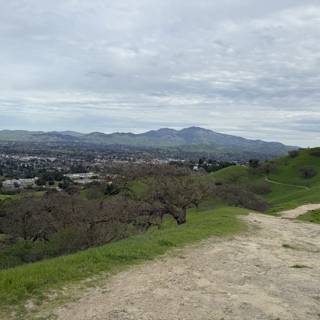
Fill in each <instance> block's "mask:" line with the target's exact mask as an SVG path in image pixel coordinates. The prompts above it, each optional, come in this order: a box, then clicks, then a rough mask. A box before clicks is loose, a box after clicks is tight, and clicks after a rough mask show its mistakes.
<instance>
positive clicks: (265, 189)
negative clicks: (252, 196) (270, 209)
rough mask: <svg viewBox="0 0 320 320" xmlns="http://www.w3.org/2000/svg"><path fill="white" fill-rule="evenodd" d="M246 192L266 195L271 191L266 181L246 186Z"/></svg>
mask: <svg viewBox="0 0 320 320" xmlns="http://www.w3.org/2000/svg"><path fill="white" fill-rule="evenodd" d="M248 190H249V191H251V192H253V193H256V194H268V193H270V192H271V191H272V189H271V187H270V184H269V183H268V182H267V181H258V182H255V183H252V184H248Z"/></svg>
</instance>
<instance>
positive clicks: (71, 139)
mask: <svg viewBox="0 0 320 320" xmlns="http://www.w3.org/2000/svg"><path fill="white" fill-rule="evenodd" d="M0 141H11V142H37V143H48V142H55V143H59V142H61V143H85V144H92V145H99V146H101V145H105V146H108V145H124V146H131V147H134V146H136V147H150V148H160V149H163V148H165V149H170V148H171V149H172V148H175V149H177V148H178V149H180V150H183V151H188V152H208V153H210V154H214V153H221V152H224V153H231V154H236V153H245V152H249V153H257V154H260V155H265V156H266V157H272V156H280V155H284V154H287V152H288V151H290V150H293V149H296V147H292V146H286V145H284V144H282V143H279V142H265V141H262V140H250V139H245V138H242V137H238V136H233V135H228V134H222V133H218V132H214V131H212V130H208V129H203V128H199V127H190V128H185V129H182V130H174V129H169V128H162V129H159V130H152V131H147V132H145V133H140V134H134V133H119V132H116V133H111V134H105V133H101V132H92V133H88V134H85V133H79V132H74V131H51V132H43V131H24V130H2V131H0Z"/></svg>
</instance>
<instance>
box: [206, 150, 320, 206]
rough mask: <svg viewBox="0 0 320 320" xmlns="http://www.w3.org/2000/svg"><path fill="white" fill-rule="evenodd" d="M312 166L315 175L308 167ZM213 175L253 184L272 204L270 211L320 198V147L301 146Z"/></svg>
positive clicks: (231, 180)
mask: <svg viewBox="0 0 320 320" xmlns="http://www.w3.org/2000/svg"><path fill="white" fill-rule="evenodd" d="M305 170H309V171H310V170H311V172H312V175H313V176H311V177H305V175H304V171H305ZM210 178H211V179H214V180H215V181H221V182H230V183H234V184H236V185H239V186H243V187H246V188H250V189H251V190H252V191H254V192H256V193H258V194H260V195H261V196H262V197H264V198H265V199H266V200H267V201H268V202H269V203H270V204H271V205H272V209H270V212H276V211H280V210H282V209H288V208H294V207H296V206H298V205H301V204H304V203H319V202H320V148H314V149H304V150H300V151H299V153H297V154H296V155H294V156H286V157H281V158H277V159H274V160H271V161H266V162H261V163H260V165H259V167H258V168H250V167H246V166H234V167H229V168H225V169H223V170H220V171H218V172H215V173H213V174H211V175H210Z"/></svg>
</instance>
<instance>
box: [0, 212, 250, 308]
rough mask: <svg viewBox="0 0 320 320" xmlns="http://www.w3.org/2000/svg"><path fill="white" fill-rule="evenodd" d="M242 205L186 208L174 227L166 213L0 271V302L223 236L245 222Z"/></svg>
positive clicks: (17, 299)
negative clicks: (157, 221)
mask: <svg viewBox="0 0 320 320" xmlns="http://www.w3.org/2000/svg"><path fill="white" fill-rule="evenodd" d="M246 212H247V211H246V210H244V209H240V208H218V209H215V210H207V208H206V207H204V208H202V207H201V206H200V207H199V209H198V210H197V209H192V210H190V211H189V212H188V223H186V224H184V225H181V226H177V225H176V223H175V222H174V220H173V219H172V218H170V217H168V218H166V219H165V220H164V223H163V225H162V227H161V228H160V229H159V230H158V229H156V228H151V229H149V230H148V232H146V233H144V234H142V235H138V236H133V237H129V238H127V239H124V240H121V241H117V242H113V243H111V244H108V245H105V246H101V247H97V248H93V249H88V250H85V251H82V252H79V253H76V254H73V255H69V256H64V257H59V258H54V259H50V260H46V261H42V262H36V263H33V264H27V265H24V266H20V267H17V268H14V269H8V270H2V271H0V305H2V306H4V305H10V304H13V305H14V304H18V303H20V302H23V301H25V300H26V299H27V298H30V297H35V296H38V297H41V295H42V294H44V292H45V290H44V289H56V288H61V286H62V285H65V284H66V283H71V282H74V281H79V280H82V279H86V278H88V277H90V276H93V275H96V274H97V273H99V272H108V273H111V272H115V271H119V270H121V269H122V268H123V267H126V266H129V265H132V264H137V263H140V262H143V261H145V260H150V259H153V258H155V257H157V256H159V255H161V254H164V253H166V252H167V251H168V250H169V249H171V248H176V247H180V246H183V245H186V244H188V243H192V242H194V241H198V240H201V239H205V238H208V237H211V236H227V235H231V234H233V233H235V232H239V231H241V230H245V228H246V227H245V225H244V224H243V223H241V222H240V221H239V220H238V219H237V217H236V216H237V215H239V214H245V213H246Z"/></svg>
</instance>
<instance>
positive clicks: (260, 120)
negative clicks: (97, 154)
mask: <svg viewBox="0 0 320 320" xmlns="http://www.w3.org/2000/svg"><path fill="white" fill-rule="evenodd" d="M189 126H200V127H204V128H208V129H212V130H214V131H218V132H223V133H228V134H233V135H240V136H243V137H246V138H252V139H263V140H267V141H280V142H283V143H287V144H291V145H300V146H316V145H320V1H319V0H303V1H301V0H281V1H280V0H268V1H257V0H214V1H213V0H108V1H105V0H90V1H88V0H55V1H52V0H10V1H8V0H0V130H1V129H27V130H43V131H51V130H74V131H80V132H92V131H100V132H106V133H109V132H114V131H122V132H129V131H130V132H137V133H138V132H144V131H147V130H151V129H158V128H161V127H170V128H176V129H179V128H183V127H189Z"/></svg>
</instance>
